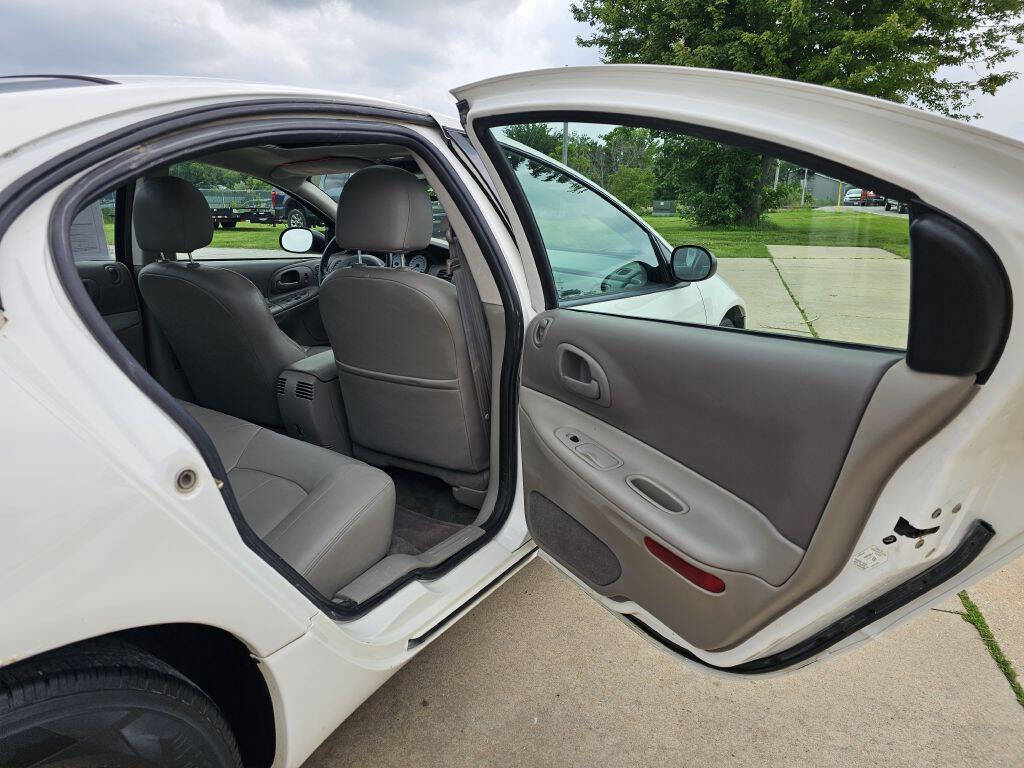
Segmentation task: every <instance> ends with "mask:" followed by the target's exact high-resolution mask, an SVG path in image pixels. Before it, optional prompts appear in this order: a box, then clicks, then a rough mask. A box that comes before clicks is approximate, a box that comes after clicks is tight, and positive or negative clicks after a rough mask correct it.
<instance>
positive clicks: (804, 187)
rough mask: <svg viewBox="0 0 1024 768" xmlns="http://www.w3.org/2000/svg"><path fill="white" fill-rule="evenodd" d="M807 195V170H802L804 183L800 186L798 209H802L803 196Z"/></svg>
mask: <svg viewBox="0 0 1024 768" xmlns="http://www.w3.org/2000/svg"><path fill="white" fill-rule="evenodd" d="M806 194H807V169H806V168H804V183H803V184H801V185H800V207H801V208H803V207H804V195H806Z"/></svg>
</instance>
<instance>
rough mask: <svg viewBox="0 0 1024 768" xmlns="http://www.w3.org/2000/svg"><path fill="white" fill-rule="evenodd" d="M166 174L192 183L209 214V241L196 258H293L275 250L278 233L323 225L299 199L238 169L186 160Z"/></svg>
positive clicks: (278, 247) (277, 246) (313, 212)
mask: <svg viewBox="0 0 1024 768" xmlns="http://www.w3.org/2000/svg"><path fill="white" fill-rule="evenodd" d="M170 175H171V176H177V177H178V178H182V179H185V180H186V181H189V182H191V183H192V184H194V185H195V186H196V187H197V188H198V189H199V191H200V192H202V194H203V197H205V198H206V202H207V203H208V204H209V206H210V212H211V213H212V214H213V240H212V241H211V242H210V245H208V246H207V247H205V248H200V249H198V250H196V251H194V252H193V253H192V258H193V259H196V260H216V259H254V258H294V257H295V256H294V254H291V253H288V252H286V251H283V250H281V248H280V244H279V242H278V238H279V237H280V235H281V231H282V230H283V229H284V228H285V227H288V226H299V227H306V226H311V227H323V226H324V221H323V219H322V218H321V217H320V215H319V214H318V213H317V212H316V211H314V210H313V209H312V208H310V207H309V206H307V205H305V204H304V203H303V202H302V201H301V200H299V199H297V198H295V197H293V196H292V195H289V194H288V193H287V192H285V191H284V190H281V189H278V188H276V187H274V186H272V185H270V184H268V183H267V182H265V181H263V180H261V179H257V178H255V177H253V176H249V175H247V174H244V173H240V172H239V171H233V170H230V169H227V168H220V167H218V166H214V165H209V164H208V163H200V162H196V161H189V162H184V163H178V164H176V165H173V166H171V169H170ZM179 258H182V259H184V258H188V257H187V255H186V254H179Z"/></svg>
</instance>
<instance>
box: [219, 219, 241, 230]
mask: <svg viewBox="0 0 1024 768" xmlns="http://www.w3.org/2000/svg"><path fill="white" fill-rule="evenodd" d="M237 223H238V222H237V221H222V222H221V223H220V225H221V226H222V227H224V229H234V228H235V224H237Z"/></svg>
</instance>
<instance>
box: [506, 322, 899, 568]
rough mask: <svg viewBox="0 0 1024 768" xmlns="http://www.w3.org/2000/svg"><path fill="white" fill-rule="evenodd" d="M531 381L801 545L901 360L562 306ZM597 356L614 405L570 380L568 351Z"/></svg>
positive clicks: (535, 358) (530, 352) (528, 361)
mask: <svg viewBox="0 0 1024 768" xmlns="http://www.w3.org/2000/svg"><path fill="white" fill-rule="evenodd" d="M545 317H551V318H553V319H552V321H551V323H550V324H549V325H548V327H547V330H546V332H545V334H544V339H543V345H542V346H540V347H538V346H537V345H536V343H535V341H534V336H533V335H528V336H527V338H528V339H529V341H528V342H527V350H526V353H525V356H524V362H523V378H522V381H523V385H524V386H526V387H529V388H530V389H534V390H537V391H538V392H543V393H545V394H547V395H550V396H552V397H555V398H558V399H560V400H562V401H564V402H566V403H568V404H570V405H573V406H575V407H577V408H579V409H580V410H582V411H585V412H586V413H589V414H590V415H592V416H594V417H595V418H598V419H601V420H602V421H604V422H606V423H608V424H610V425H612V426H614V427H617V428H618V429H620V430H622V431H623V432H626V433H627V434H630V435H633V436H634V437H636V438H638V439H640V440H642V441H643V442H645V443H647V444H648V445H650V446H651V447H653V448H655V449H657V450H659V451H661V452H662V453H664V454H666V455H667V456H670V457H672V458H673V459H675V460H676V461H678V462H679V463H680V464H683V465H685V466H687V467H689V468H690V469H692V470H693V471H694V472H697V473H698V474H700V475H702V476H704V477H706V478H707V479H708V480H710V481H712V482H714V483H716V484H718V485H720V486H722V487H723V488H728V489H729V490H730V491H731V492H732V493H734V494H735V495H736V496H737V497H739V498H740V499H742V500H743V501H745V502H747V503H748V504H749V505H750V506H752V507H754V508H755V509H757V510H759V511H760V512H761V513H762V514H763V515H764V516H765V517H767V518H768V520H770V521H771V522H772V524H773V525H774V526H775V527H776V528H778V530H779V531H780V532H781V533H782V535H783V536H785V537H786V538H788V539H789V540H790V541H792V542H793V543H794V544H796V545H797V546H798V547H801V548H804V547H806V546H807V544H808V542H809V541H810V540H811V535H812V534H813V533H814V529H815V527H816V526H817V523H818V517H819V516H820V514H821V511H822V509H824V507H825V502H826V501H827V500H828V496H829V494H830V493H831V491H832V486H833V485H834V484H835V480H836V476H837V475H838V474H839V468H840V467H841V466H842V463H843V458H844V457H845V455H846V451H847V449H848V448H849V446H850V440H851V439H852V438H853V433H854V431H855V430H856V428H857V423H858V422H859V421H860V417H861V414H862V413H863V412H864V408H865V406H866V405H867V402H868V400H869V399H870V397H871V393H872V392H874V390H875V387H876V385H877V384H878V381H879V379H881V377H882V374H883V373H885V371H886V370H887V369H888V368H889V367H891V366H892V365H893V364H894V363H895V362H896V361H898V360H900V359H901V358H902V355H901V354H899V353H896V352H887V351H881V350H874V349H852V348H844V347H839V346H833V345H827V344H813V343H802V342H798V341H793V340H790V339H785V338H771V337H766V336H755V335H753V334H746V333H740V332H729V331H718V330H709V329H706V328H693V327H688V326H680V325H675V324H671V323H659V322H652V321H648V320H637V319H633V318H625V317H617V316H608V315H597V314H594V313H587V312H582V311H573V310H564V309H563V310H554V311H552V312H546V313H544V314H543V315H540V316H539V317H538V318H537V319H535V320H534V323H540V322H543V320H544V318H545ZM563 344H568V345H571V346H574V347H577V348H579V349H581V350H583V351H584V352H586V353H587V354H588V355H590V356H591V357H593V358H594V359H595V360H596V361H597V362H598V364H599V365H600V366H601V368H602V370H603V372H604V375H605V376H607V378H608V380H609V389H610V391H609V392H608V393H602V394H601V397H602V398H603V397H604V396H605V394H607V397H608V398H609V399H610V403H609V405H608V406H607V407H604V406H602V405H601V404H600V403H599V402H598V401H597V400H594V399H588V398H586V397H583V396H581V395H579V394H577V393H576V392H574V391H573V390H571V389H569V388H567V387H566V386H565V385H564V383H563V381H562V371H561V370H560V361H561V358H562V355H563V353H562V350H560V349H559V348H560V346H561V345H563Z"/></svg>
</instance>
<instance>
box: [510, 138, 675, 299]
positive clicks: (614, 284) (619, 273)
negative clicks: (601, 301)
mask: <svg viewBox="0 0 1024 768" xmlns="http://www.w3.org/2000/svg"><path fill="white" fill-rule="evenodd" d="M504 153H505V158H506V159H507V160H508V163H509V165H510V166H511V167H512V169H513V171H514V172H515V175H516V179H517V180H518V181H519V185H520V187H522V190H523V194H524V195H525V197H526V199H527V200H528V201H529V203H530V208H531V210H532V212H533V216H534V219H535V220H536V222H537V227H538V229H539V230H540V234H541V237H542V238H543V240H544V247H545V249H546V250H547V256H548V260H549V262H550V265H551V274H552V278H553V279H554V283H555V290H556V292H557V294H558V298H559V301H579V300H581V299H593V298H605V297H607V296H610V295H622V294H624V293H629V292H636V291H640V290H644V289H646V288H647V287H648V285H649V284H650V282H651V281H650V277H651V276H652V275H654V274H656V273H657V272H658V271H659V268H660V262H659V261H658V257H657V253H656V251H655V244H654V242H653V241H652V240H651V236H650V233H649V232H648V231H647V230H646V229H645V228H644V227H643V226H641V225H640V224H639V223H637V222H636V221H635V220H634V219H633V218H632V217H630V216H629V215H628V214H627V213H625V212H624V211H623V210H622V209H621V208H620V207H618V206H617V205H615V204H614V203H612V202H610V201H609V200H607V199H606V198H604V197H602V196H601V195H600V194H599V193H598V192H596V191H595V190H594V189H593V188H591V187H590V186H588V185H587V184H585V183H584V182H583V181H582V180H581V179H579V178H578V177H576V176H572V175H569V174H567V173H565V172H564V170H562V169H559V168H557V167H556V166H554V165H552V164H550V163H548V162H545V161H544V160H541V159H540V158H538V157H536V156H535V155H532V154H529V153H527V152H524V151H523V150H521V149H516V148H514V147H509V146H506V147H504Z"/></svg>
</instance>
